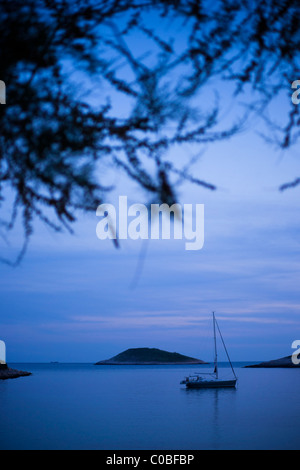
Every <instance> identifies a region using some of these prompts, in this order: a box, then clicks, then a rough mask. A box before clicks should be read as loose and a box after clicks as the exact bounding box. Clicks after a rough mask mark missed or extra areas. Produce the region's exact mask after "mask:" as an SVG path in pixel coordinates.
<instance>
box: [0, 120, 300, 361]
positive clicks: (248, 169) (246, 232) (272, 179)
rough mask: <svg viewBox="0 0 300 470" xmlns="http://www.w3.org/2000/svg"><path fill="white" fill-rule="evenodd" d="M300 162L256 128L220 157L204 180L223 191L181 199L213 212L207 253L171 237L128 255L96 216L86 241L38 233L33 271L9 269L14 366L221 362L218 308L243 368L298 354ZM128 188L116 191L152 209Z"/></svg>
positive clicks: (213, 158) (130, 244)
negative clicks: (122, 360) (102, 231)
mask: <svg viewBox="0 0 300 470" xmlns="http://www.w3.org/2000/svg"><path fill="white" fill-rule="evenodd" d="M298 166H299V163H298V159H297V155H296V153H294V151H293V150H291V151H289V152H288V153H286V154H284V155H281V154H279V153H278V152H276V151H274V150H273V149H272V148H270V146H269V145H267V144H266V143H265V142H264V141H263V140H262V139H261V138H260V137H259V136H257V135H256V131H255V129H253V130H251V131H249V132H248V133H245V134H243V135H240V136H238V137H236V138H235V139H234V140H232V141H231V142H227V143H225V144H224V143H222V144H217V145H215V146H214V147H211V148H210V149H208V150H207V152H206V153H205V154H204V156H203V157H202V159H201V161H200V162H199V163H198V164H197V166H196V168H195V172H197V173H198V174H200V175H201V176H202V177H203V178H205V179H206V180H208V181H212V182H213V183H215V184H216V185H217V186H218V187H219V188H220V189H219V191H217V192H214V193H210V192H208V191H207V190H203V189H200V188H197V187H194V186H191V185H187V186H186V187H185V188H182V189H181V198H180V200H181V202H182V203H204V204H205V245H204V248H203V250H201V251H194V252H193V251H185V249H184V241H168V240H165V241H153V240H150V241H147V242H144V243H145V245H144V246H143V245H141V244H140V242H139V241H123V242H122V244H121V249H120V250H116V249H115V248H114V247H113V245H112V244H111V242H110V241H108V240H107V241H100V240H98V239H97V237H96V225H97V222H98V219H97V218H96V215H95V216H89V217H87V216H80V217H79V221H78V224H77V226H76V234H75V235H74V236H71V235H69V234H65V235H59V234H53V233H51V232H49V230H48V229H45V228H44V227H41V226H37V228H36V233H35V235H34V237H33V239H32V242H31V245H30V249H29V251H28V254H27V256H26V258H25V259H24V261H23V262H22V265H21V266H20V267H19V268H15V269H13V268H10V267H8V266H5V265H2V264H1V265H0V272H1V279H2V282H1V285H0V298H1V310H0V332H1V334H0V336H1V339H3V340H4V341H5V342H6V343H7V357H8V361H37V362H39V361H41V362H42V361H51V360H54V361H55V360H58V361H70V362H72V361H79V362H81V361H82V362H85V361H86V362H89V361H91V362H93V361H96V360H100V359H105V358H108V357H111V356H113V355H115V354H117V353H119V352H120V351H122V350H124V349H127V348H130V347H158V348H161V349H166V350H170V351H178V352H181V353H183V354H188V355H192V356H195V357H199V358H201V359H205V360H211V359H212V341H211V334H212V328H211V311H212V310H215V311H216V312H217V317H218V318H219V323H220V326H221V328H222V331H223V334H224V336H225V338H226V341H227V346H228V348H229V350H230V352H231V356H232V359H233V360H265V359H271V358H277V357H280V356H284V355H287V354H289V353H291V343H292V341H293V340H295V339H299V337H300V331H299V309H300V298H299V281H300V270H299V254H300V243H299V235H298V234H299V218H298V215H299V191H300V189H294V190H291V191H287V192H285V193H280V192H279V191H278V190H277V188H278V186H279V185H280V184H281V183H283V182H286V181H290V180H293V179H294V177H295V176H297V174H298ZM118 183H119V186H118V191H119V192H118V193H117V194H116V195H118V194H120V195H128V198H129V202H132V203H134V202H143V195H142V194H141V193H139V192H138V191H137V190H133V189H134V188H133V187H132V186H131V192H130V191H129V189H128V188H129V186H126V184H128V182H126V181H125V180H122V179H121V178H120V180H119V181H118ZM116 195H115V196H116ZM112 200H113V198H112ZM17 238H18V237H17V236H16V239H17ZM12 244H13V243H12ZM145 246H146V258H145V262H144V266H143V269H142V271H141V272H140V271H139V266H140V265H139V259H140V253H141V250H142V251H145ZM137 272H138V273H139V274H138V276H137V278H138V281H137V282H135V281H134V279H136V274H137ZM133 284H134V286H133Z"/></svg>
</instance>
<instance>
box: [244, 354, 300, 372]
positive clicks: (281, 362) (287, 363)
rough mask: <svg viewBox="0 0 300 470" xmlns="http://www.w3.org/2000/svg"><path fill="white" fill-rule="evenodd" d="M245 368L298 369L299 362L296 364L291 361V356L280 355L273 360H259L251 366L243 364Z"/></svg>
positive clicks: (299, 366)
mask: <svg viewBox="0 0 300 470" xmlns="http://www.w3.org/2000/svg"><path fill="white" fill-rule="evenodd" d="M245 368H261V369H263V368H265V369H275V368H281V369H299V368H300V364H299V365H296V364H294V363H293V361H292V356H286V357H282V358H281V359H276V360H273V361H267V362H261V363H260V364H253V365H251V366H245Z"/></svg>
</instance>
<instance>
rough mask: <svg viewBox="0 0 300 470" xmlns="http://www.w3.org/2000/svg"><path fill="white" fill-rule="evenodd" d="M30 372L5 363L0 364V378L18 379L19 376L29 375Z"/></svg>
mask: <svg viewBox="0 0 300 470" xmlns="http://www.w3.org/2000/svg"><path fill="white" fill-rule="evenodd" d="M30 375H32V374H31V372H24V371H22V370H15V369H11V368H10V367H8V365H7V364H0V380H8V379H18V378H19V377H29V376H30Z"/></svg>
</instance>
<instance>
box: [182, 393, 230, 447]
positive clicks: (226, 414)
mask: <svg viewBox="0 0 300 470" xmlns="http://www.w3.org/2000/svg"><path fill="white" fill-rule="evenodd" d="M182 393H183V394H185V396H186V397H187V402H188V405H189V406H192V407H193V413H194V414H195V415H196V416H198V423H199V438H200V436H201V435H202V432H203V427H205V433H206V434H207V437H208V438H209V439H208V440H209V442H210V443H211V448H212V449H216V450H217V449H220V448H222V446H223V444H224V440H225V439H226V437H227V436H226V434H227V433H226V428H227V427H230V426H231V423H232V422H233V421H232V418H233V415H234V414H235V407H236V397H237V389H235V388H211V389H209V388H207V389H188V388H184V389H182ZM208 434H209V436H208ZM199 444H200V443H199Z"/></svg>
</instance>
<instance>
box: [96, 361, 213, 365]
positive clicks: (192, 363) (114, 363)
mask: <svg viewBox="0 0 300 470" xmlns="http://www.w3.org/2000/svg"><path fill="white" fill-rule="evenodd" d="M209 364H210V362H202V361H199V362H110V361H100V362H97V364H95V365H96V366H188V365H194V366H196V365H198V366H203V365H209Z"/></svg>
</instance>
